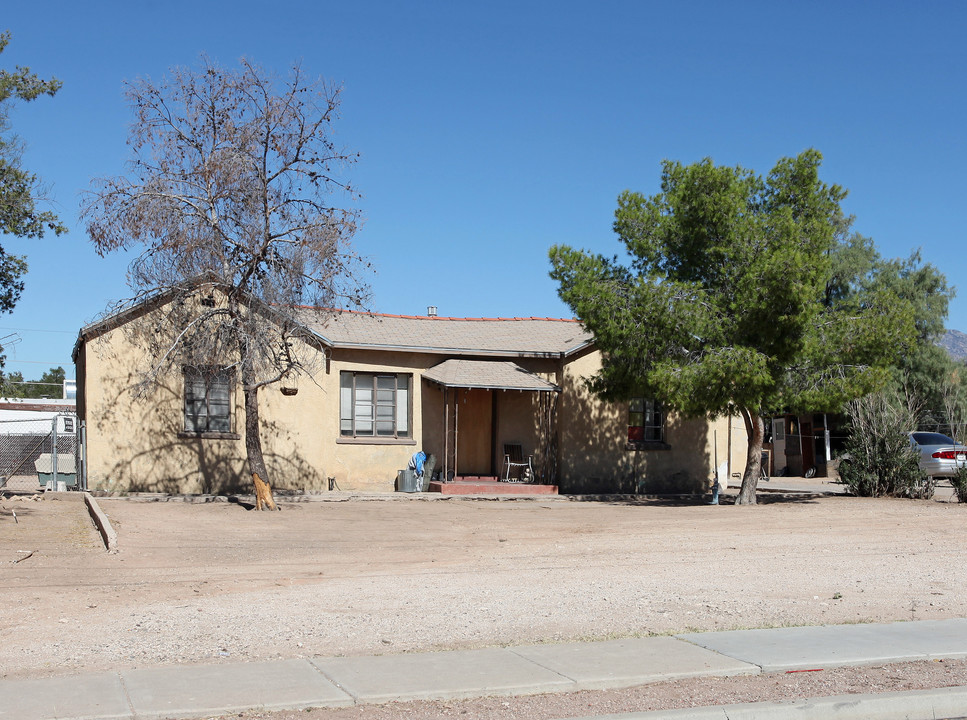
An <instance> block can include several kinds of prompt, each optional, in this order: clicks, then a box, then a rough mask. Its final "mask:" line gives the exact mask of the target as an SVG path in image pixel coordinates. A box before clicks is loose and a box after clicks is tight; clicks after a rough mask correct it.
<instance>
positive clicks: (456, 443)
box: [453, 388, 460, 480]
mask: <svg viewBox="0 0 967 720" xmlns="http://www.w3.org/2000/svg"><path fill="white" fill-rule="evenodd" d="M459 390H460V389H459V388H458V389H457V392H455V393H454V394H453V479H454V480H456V479H457V457H458V454H459V451H460V392H459Z"/></svg>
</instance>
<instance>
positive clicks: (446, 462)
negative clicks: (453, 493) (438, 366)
mask: <svg viewBox="0 0 967 720" xmlns="http://www.w3.org/2000/svg"><path fill="white" fill-rule="evenodd" d="M449 470H450V388H448V387H447V386H446V385H444V386H443V482H446V481H447V478H448V477H449V475H448V471H449Z"/></svg>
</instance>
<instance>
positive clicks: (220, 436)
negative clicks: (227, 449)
mask: <svg viewBox="0 0 967 720" xmlns="http://www.w3.org/2000/svg"><path fill="white" fill-rule="evenodd" d="M178 437H179V438H181V439H182V440H241V439H242V436H241V435H239V434H238V433H234V432H188V431H187V430H182V431H181V432H179V433H178Z"/></svg>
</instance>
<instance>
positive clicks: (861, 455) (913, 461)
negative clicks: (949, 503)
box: [839, 392, 935, 499]
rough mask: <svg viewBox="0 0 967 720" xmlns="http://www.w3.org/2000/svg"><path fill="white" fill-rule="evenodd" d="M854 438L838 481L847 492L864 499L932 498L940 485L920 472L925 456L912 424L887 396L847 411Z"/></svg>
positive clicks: (853, 404) (854, 404)
mask: <svg viewBox="0 0 967 720" xmlns="http://www.w3.org/2000/svg"><path fill="white" fill-rule="evenodd" d="M846 412H847V417H848V418H849V420H850V425H851V432H850V437H849V439H848V440H847V442H846V453H845V454H844V456H843V458H842V460H841V462H840V464H839V475H840V479H841V480H842V482H843V484H844V485H846V488H847V490H849V492H851V493H853V494H854V495H861V496H864V497H881V496H884V495H891V496H894V497H912V498H921V499H929V498H931V497H933V492H934V487H935V483H934V481H933V479H932V478H928V477H926V476H925V475H924V474H923V472H922V471H921V470H920V455H919V453H918V452H917V451H916V450H915V449H914V448H913V447H911V445H910V437H909V435H908V434H907V432H908V430H909V429H910V427H911V425H912V422H913V419H912V418H909V417H907V413H906V411H905V409H904V407H903V406H902V404H901V403H900V402H899V401H898V400H897V399H896V398H895V397H893V396H891V395H889V394H888V393H885V392H880V393H874V394H872V395H867V396H865V397H862V398H860V399H858V400H854V401H852V402H850V403H849V404H848V405H847V411H846Z"/></svg>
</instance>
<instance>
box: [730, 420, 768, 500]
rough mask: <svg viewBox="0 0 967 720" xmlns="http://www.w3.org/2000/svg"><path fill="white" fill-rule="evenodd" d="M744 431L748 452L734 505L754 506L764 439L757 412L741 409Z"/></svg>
mask: <svg viewBox="0 0 967 720" xmlns="http://www.w3.org/2000/svg"><path fill="white" fill-rule="evenodd" d="M740 412H741V413H742V419H743V420H744V421H745V431H746V434H747V435H748V436H749V451H748V455H747V456H746V459H745V474H744V475H743V476H742V489H741V490H739V496H738V498H736V501H735V504H736V505H755V504H756V496H755V489H756V486H757V485H758V484H759V476H760V475H761V466H762V440H763V438H764V437H765V424H764V423H763V422H762V416H761V415H760V414H759V413H758V412H755V413H753V412H751V411H750V410H748V409H747V408H741V410H740Z"/></svg>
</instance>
